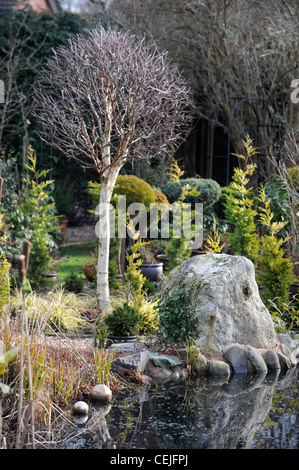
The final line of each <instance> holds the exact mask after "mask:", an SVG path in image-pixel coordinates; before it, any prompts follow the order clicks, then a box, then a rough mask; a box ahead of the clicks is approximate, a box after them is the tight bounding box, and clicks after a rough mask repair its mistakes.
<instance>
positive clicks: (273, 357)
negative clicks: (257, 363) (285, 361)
mask: <svg viewBox="0 0 299 470" xmlns="http://www.w3.org/2000/svg"><path fill="white" fill-rule="evenodd" d="M264 360H265V362H266V364H267V367H268V370H270V371H276V370H280V369H281V366H280V361H279V358H278V355H277V353H276V351H272V350H270V351H267V352H266V354H265V356H264Z"/></svg>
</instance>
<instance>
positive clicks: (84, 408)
mask: <svg viewBox="0 0 299 470" xmlns="http://www.w3.org/2000/svg"><path fill="white" fill-rule="evenodd" d="M88 410H89V407H88V404H87V403H85V401H77V402H76V403H75V404H74V406H73V413H74V414H76V415H87V414H88Z"/></svg>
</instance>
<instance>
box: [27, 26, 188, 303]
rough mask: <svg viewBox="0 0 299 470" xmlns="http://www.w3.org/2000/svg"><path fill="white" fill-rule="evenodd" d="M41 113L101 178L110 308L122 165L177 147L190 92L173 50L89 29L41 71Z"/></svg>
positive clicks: (104, 297) (105, 289)
mask: <svg viewBox="0 0 299 470" xmlns="http://www.w3.org/2000/svg"><path fill="white" fill-rule="evenodd" d="M35 102H36V111H35V114H36V116H37V117H38V118H39V120H40V121H41V123H42V124H43V125H44V127H45V129H46V130H47V131H48V134H49V135H51V137H52V143H53V145H54V146H55V147H57V148H58V149H59V150H61V152H63V153H64V154H65V155H66V156H67V157H68V158H73V159H75V160H77V161H78V162H79V163H80V164H81V165H82V167H83V168H95V169H96V170H97V172H98V174H99V175H100V177H101V194H100V201H99V203H100V204H99V217H100V222H101V227H102V230H100V233H99V252H98V266H97V297H98V303H99V307H100V309H101V310H104V309H106V308H107V307H108V306H109V285H108V262H109V243H110V233H109V204H110V200H111V195H112V192H113V188H114V186H115V182H116V179H117V176H118V174H119V171H120V169H121V168H122V167H123V166H124V165H125V164H126V163H127V162H129V161H133V160H134V159H136V158H144V159H147V158H150V157H151V156H152V155H153V154H155V156H157V155H159V154H161V153H163V152H165V151H169V150H170V151H172V152H173V151H174V150H175V149H176V148H177V146H178V144H179V143H180V142H181V141H182V139H184V138H185V137H186V135H187V133H188V131H189V128H190V123H191V115H190V104H191V101H190V93H189V89H188V86H187V85H186V82H185V80H183V78H182V77H181V76H180V74H179V71H178V69H177V67H176V66H175V65H174V64H172V63H171V62H170V60H169V58H168V55H167V53H164V52H163V53H161V52H158V51H157V49H156V47H155V46H154V45H153V44H152V45H147V44H146V43H145V42H144V41H141V40H139V39H137V38H136V37H135V36H132V35H130V34H128V33H126V34H123V33H118V32H109V31H108V32H107V31H105V30H104V29H101V30H93V31H90V32H89V33H88V34H87V36H78V38H77V39H71V40H69V44H68V46H67V47H66V46H64V47H60V48H59V49H58V50H57V51H56V52H55V55H54V57H53V58H52V59H50V60H49V61H48V63H47V65H46V67H45V68H44V70H43V71H42V72H41V76H40V83H39V86H38V87H36V90H35Z"/></svg>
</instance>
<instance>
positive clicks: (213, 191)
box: [162, 178, 221, 209]
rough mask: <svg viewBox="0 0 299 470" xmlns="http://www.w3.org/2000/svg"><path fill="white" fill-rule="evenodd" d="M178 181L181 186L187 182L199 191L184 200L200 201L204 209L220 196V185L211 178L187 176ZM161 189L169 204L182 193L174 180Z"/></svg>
mask: <svg viewBox="0 0 299 470" xmlns="http://www.w3.org/2000/svg"><path fill="white" fill-rule="evenodd" d="M180 183H181V185H182V186H186V185H187V184H188V185H190V186H191V188H196V190H197V191H198V193H199V194H198V195H197V196H187V197H186V198H185V201H184V202H187V203H196V202H202V203H203V205H204V209H207V208H208V207H210V206H213V204H215V203H216V202H217V201H218V200H219V198H220V196H221V187H220V186H219V184H218V183H217V182H216V181H214V180H212V179H204V178H187V179H181V180H180ZM162 191H163V193H164V194H165V196H166V197H167V199H168V201H169V202H170V204H172V203H173V202H176V201H178V200H179V198H180V196H181V194H182V189H181V187H180V185H179V184H178V183H177V182H176V181H168V183H166V184H165V185H164V186H163V188H162Z"/></svg>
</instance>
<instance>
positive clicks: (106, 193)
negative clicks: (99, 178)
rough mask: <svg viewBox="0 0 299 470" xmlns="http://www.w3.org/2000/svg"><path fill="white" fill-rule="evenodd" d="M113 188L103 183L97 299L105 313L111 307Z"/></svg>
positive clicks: (99, 227) (100, 208) (99, 228)
mask: <svg viewBox="0 0 299 470" xmlns="http://www.w3.org/2000/svg"><path fill="white" fill-rule="evenodd" d="M112 191H113V188H111V184H110V182H109V181H108V182H107V183H106V182H102V185H101V195H100V204H99V222H98V224H99V225H98V233H97V235H98V237H99V252H98V265H97V299H98V306H99V308H100V310H101V311H102V312H103V311H104V310H105V309H107V308H108V307H109V304H110V298H109V280H108V276H109V248H110V221H109V207H110V201H111V195H112Z"/></svg>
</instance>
